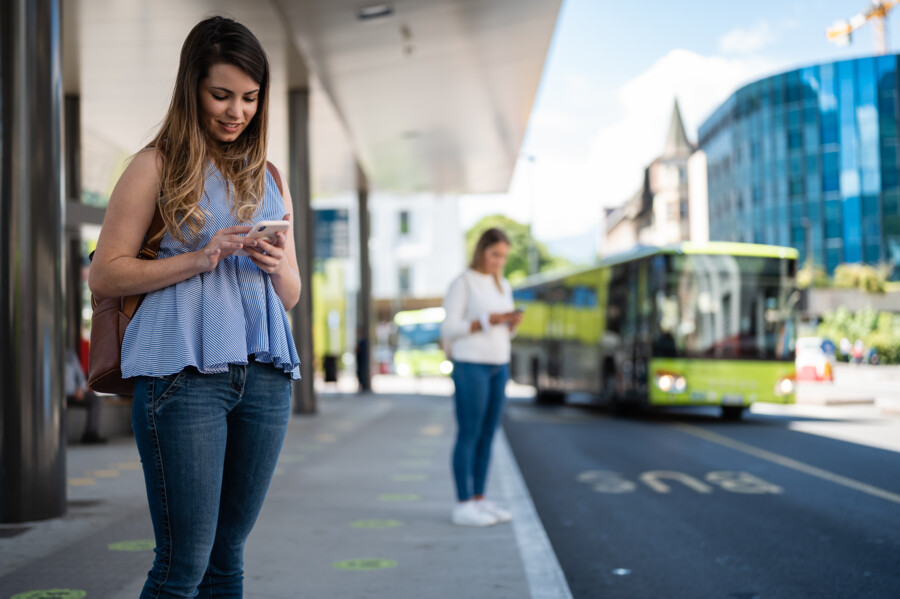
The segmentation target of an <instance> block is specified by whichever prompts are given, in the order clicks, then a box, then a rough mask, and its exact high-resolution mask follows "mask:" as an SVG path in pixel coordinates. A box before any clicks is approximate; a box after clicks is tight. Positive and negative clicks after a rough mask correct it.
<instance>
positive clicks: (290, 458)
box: [278, 455, 306, 464]
mask: <svg viewBox="0 0 900 599" xmlns="http://www.w3.org/2000/svg"><path fill="white" fill-rule="evenodd" d="M305 459H306V456H302V455H282V456H281V457H280V458H278V463H279V464H296V463H298V462H302V461H303V460H305Z"/></svg>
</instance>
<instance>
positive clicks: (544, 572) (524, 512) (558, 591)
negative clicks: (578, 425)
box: [494, 427, 572, 599]
mask: <svg viewBox="0 0 900 599" xmlns="http://www.w3.org/2000/svg"><path fill="white" fill-rule="evenodd" d="M494 465H495V467H494V472H495V473H496V474H495V476H496V477H497V478H498V481H499V483H500V485H499V486H500V489H501V494H502V496H504V498H505V499H506V504H507V506H508V507H509V509H510V511H512V513H513V514H515V518H513V521H512V525H513V531H514V533H515V535H516V544H517V545H518V546H519V554H520V555H521V556H522V563H523V565H524V566H525V577H526V578H527V579H528V588H529V590H530V591H531V597H533V598H535V599H538V598H540V599H572V592H571V591H570V590H569V584H568V583H567V582H566V576H565V574H563V571H562V568H561V567H560V565H559V560H558V559H557V558H556V554H555V553H554V552H553V546H552V545H551V544H550V540H549V539H548V538H547V531H546V530H544V525H543V524H541V519H540V517H538V514H537V510H535V508H534V502H532V500H531V495H530V494H529V493H528V487H527V486H525V480H524V479H523V478H522V473H521V472H520V471H519V466H518V464H516V458H515V457H514V456H513V453H512V450H511V449H510V447H509V442H508V441H507V440H506V434H505V433H504V432H503V428H502V427H500V428H499V429H498V430H497V435H496V437H495V438H494Z"/></svg>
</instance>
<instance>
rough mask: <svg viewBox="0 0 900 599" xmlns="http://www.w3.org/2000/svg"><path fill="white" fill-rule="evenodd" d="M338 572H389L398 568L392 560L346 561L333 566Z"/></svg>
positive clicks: (367, 559) (335, 563)
mask: <svg viewBox="0 0 900 599" xmlns="http://www.w3.org/2000/svg"><path fill="white" fill-rule="evenodd" d="M332 565H333V566H334V567H335V568H337V569H338V570H387V569H389V568H395V567H397V562H395V561H394V560H392V559H377V558H366V559H345V560H344V561H342V562H334V564H332Z"/></svg>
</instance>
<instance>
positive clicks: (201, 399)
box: [132, 359, 291, 599]
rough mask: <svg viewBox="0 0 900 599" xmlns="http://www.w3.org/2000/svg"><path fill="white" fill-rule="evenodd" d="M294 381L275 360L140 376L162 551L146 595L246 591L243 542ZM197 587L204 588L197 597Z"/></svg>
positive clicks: (138, 426) (139, 414) (268, 475)
mask: <svg viewBox="0 0 900 599" xmlns="http://www.w3.org/2000/svg"><path fill="white" fill-rule="evenodd" d="M290 397H291V381H290V378H289V377H288V375H287V374H285V373H284V372H283V371H281V370H278V369H275V368H274V367H273V366H272V365H271V364H262V363H259V362H254V361H252V359H251V361H250V363H249V364H247V365H246V366H243V365H237V364H232V365H230V366H229V371H228V372H226V373H221V374H200V373H199V372H198V371H197V370H196V369H195V368H186V369H185V370H182V371H181V372H179V373H178V374H173V375H170V376H165V377H159V378H157V377H139V378H138V379H137V380H136V383H135V388H134V412H133V415H132V428H133V429H134V436H135V439H136V440H137V446H138V451H139V452H140V454H141V463H142V465H143V469H144V480H145V482H146V485H147V499H148V502H149V504H150V518H151V519H152V521H153V531H154V534H155V536H156V549H155V550H154V551H155V553H156V557H155V559H154V561H153V569H152V570H150V573H149V574H148V577H147V582H146V583H145V585H144V590H143V592H142V593H141V599H149V598H153V599H157V598H163V597H165V598H169V597H241V596H242V594H243V579H244V576H243V553H244V542H245V541H246V539H247V536H248V535H249V534H250V530H251V529H252V528H253V524H254V523H255V522H256V517H257V516H258V515H259V511H260V509H261V508H262V504H263V500H264V499H265V496H266V492H267V491H268V488H269V482H270V481H271V480H272V473H273V472H274V470H275V464H276V462H277V461H278V455H279V453H280V452H281V445H282V442H283V441H284V435H285V432H286V431H287V424H288V419H289V418H290ZM198 591H199V594H198Z"/></svg>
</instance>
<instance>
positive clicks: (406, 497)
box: [378, 493, 422, 501]
mask: <svg viewBox="0 0 900 599" xmlns="http://www.w3.org/2000/svg"><path fill="white" fill-rule="evenodd" d="M421 498H422V496H421V495H419V494H417V493H384V494H382V495H379V496H378V500H379V501H418V500H419V499H421Z"/></svg>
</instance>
